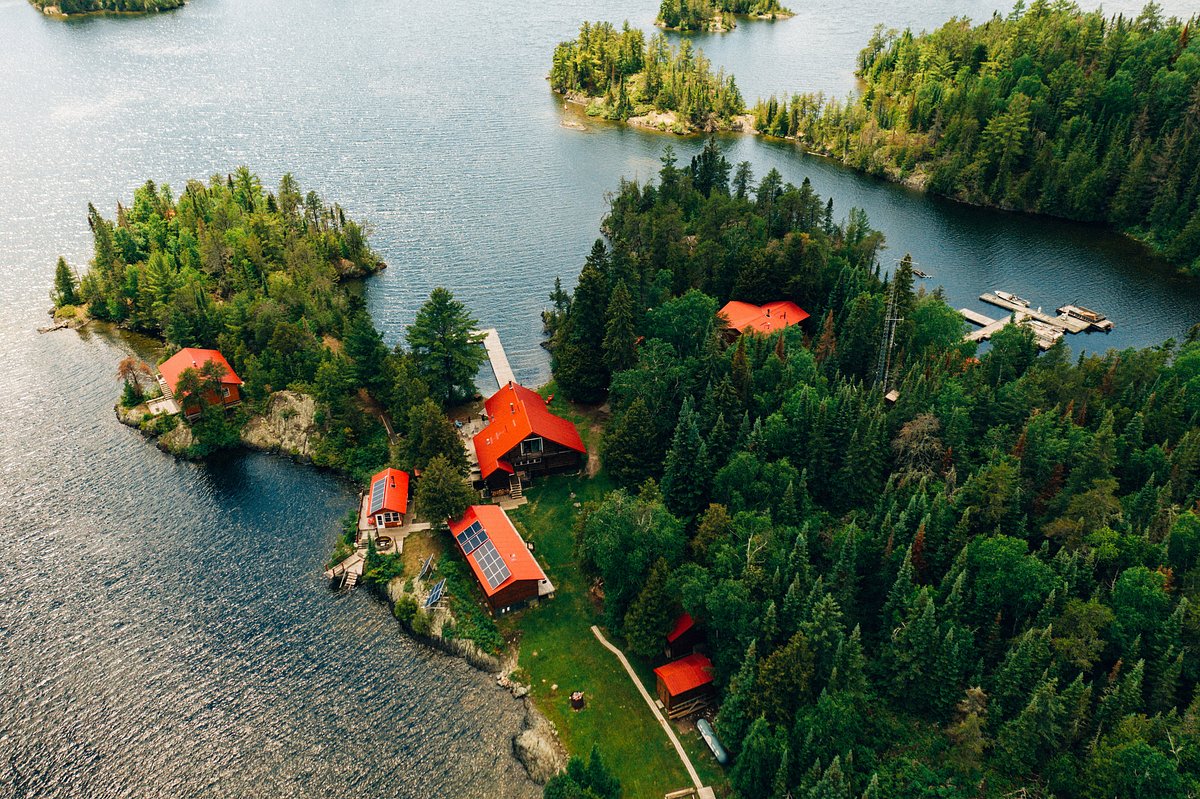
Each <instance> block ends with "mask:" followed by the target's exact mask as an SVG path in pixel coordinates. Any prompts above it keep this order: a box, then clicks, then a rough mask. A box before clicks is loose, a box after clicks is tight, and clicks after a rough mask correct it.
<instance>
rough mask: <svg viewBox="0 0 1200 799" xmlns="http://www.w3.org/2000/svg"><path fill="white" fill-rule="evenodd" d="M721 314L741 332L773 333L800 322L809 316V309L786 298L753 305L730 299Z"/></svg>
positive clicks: (732, 326)
mask: <svg viewBox="0 0 1200 799" xmlns="http://www.w3.org/2000/svg"><path fill="white" fill-rule="evenodd" d="M721 316H722V317H724V319H725V320H726V321H727V322H728V323H729V326H730V327H731V328H733V329H734V330H738V331H741V332H746V331H748V330H749V331H753V332H755V333H764V334H768V335H769V334H771V333H774V332H777V331H779V330H782V329H783V328H785V327H791V326H792V325H795V324H799V323H800V322H803V321H804V320H805V319H807V318H808V311H806V310H804V309H803V308H801V307H800V306H799V305H797V304H796V303H794V302H788V301H786V300H783V301H779V302H768V303H767V304H766V305H752V304H750V303H748V302H740V301H738V300H730V301H729V302H727V303H725V307H724V308H722V309H721Z"/></svg>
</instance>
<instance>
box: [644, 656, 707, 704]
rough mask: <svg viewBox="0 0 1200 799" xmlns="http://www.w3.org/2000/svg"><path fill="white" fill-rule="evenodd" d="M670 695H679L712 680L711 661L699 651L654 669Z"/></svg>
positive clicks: (655, 674)
mask: <svg viewBox="0 0 1200 799" xmlns="http://www.w3.org/2000/svg"><path fill="white" fill-rule="evenodd" d="M654 676H656V677H658V679H660V680H662V683H663V685H665V686H666V687H667V693H669V694H670V695H671V696H679V695H680V694H683V693H687V692H688V691H691V690H694V689H696V688H701V687H703V686H705V685H708V684H710V683H711V682H712V681H713V677H712V661H710V660H709V659H708V658H706V657H705V656H704V655H701V654H700V653H699V652H696V653H693V654H691V655H688V656H687V657H685V658H680V659H679V660H676V661H674V662H671V663H668V664H666V665H665V666H659V667H658V668H657V669H655V670H654Z"/></svg>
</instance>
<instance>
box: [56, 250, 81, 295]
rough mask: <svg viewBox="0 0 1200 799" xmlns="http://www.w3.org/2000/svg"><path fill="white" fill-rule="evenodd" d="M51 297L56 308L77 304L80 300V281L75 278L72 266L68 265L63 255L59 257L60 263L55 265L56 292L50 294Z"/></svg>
mask: <svg viewBox="0 0 1200 799" xmlns="http://www.w3.org/2000/svg"><path fill="white" fill-rule="evenodd" d="M50 299H51V300H52V301H53V302H54V307H55V308H61V307H63V306H64V305H76V304H77V303H78V302H79V281H78V280H77V279H76V278H75V273H74V272H72V271H71V267H69V266H67V259H66V258H63V257H62V256H61V255H60V256H59V257H58V264H57V265H56V266H55V267H54V292H53V293H52V294H51V295H50Z"/></svg>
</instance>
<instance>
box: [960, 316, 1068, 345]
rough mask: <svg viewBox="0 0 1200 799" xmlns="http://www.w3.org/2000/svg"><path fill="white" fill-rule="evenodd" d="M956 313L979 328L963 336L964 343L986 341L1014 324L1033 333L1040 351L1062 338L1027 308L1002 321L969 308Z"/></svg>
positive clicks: (1054, 328) (1059, 331)
mask: <svg viewBox="0 0 1200 799" xmlns="http://www.w3.org/2000/svg"><path fill="white" fill-rule="evenodd" d="M958 312H959V313H960V314H961V315H962V317H963V318H964V319H966V320H967V321H968V322H970V323H972V324H975V325H979V326H980V328H979V329H978V330H973V331H971V332H970V333H968V334H967V335H966V336H964V337H963V340H965V341H987V340H988V339H990V338H991V337H992V336H994V335H995V334H996V333H997V332H998V331H1000V330H1001V329H1003V328H1004V327H1005V326H1006V325H1009V324H1012V323H1014V322H1015V323H1016V324H1018V325H1024V326H1025V327H1028V328H1029V329H1031V330H1032V331H1033V335H1034V337H1035V338H1036V339H1037V345H1038V349H1040V350H1048V349H1050V348H1051V347H1053V346H1054V344H1055V342H1057V341H1058V340H1059V339H1060V338H1062V337H1063V331H1062V329H1061V328H1059V327H1056V326H1054V325H1049V324H1046V323H1045V322H1042V321H1041V320H1040V319H1038V318H1037V317H1035V316H1034V315H1033V314H1031V313H1029V309H1027V308H1026V309H1022V310H1020V311H1013V313H1012V315H1011V316H1006V317H1004V318H1003V319H991V318H989V317H987V316H984V315H983V314H981V313H978V312H976V311H972V310H971V309H970V308H960V309H959V310H958Z"/></svg>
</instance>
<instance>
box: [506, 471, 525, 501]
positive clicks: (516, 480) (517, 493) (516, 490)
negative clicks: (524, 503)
mask: <svg viewBox="0 0 1200 799" xmlns="http://www.w3.org/2000/svg"><path fill="white" fill-rule="evenodd" d="M508 495H509V496H510V497H512V498H513V499H520V498H521V497H523V496H525V489H524V488H523V487H522V486H521V478H520V477H517V476H516V475H515V474H510V475H509V476H508Z"/></svg>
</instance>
